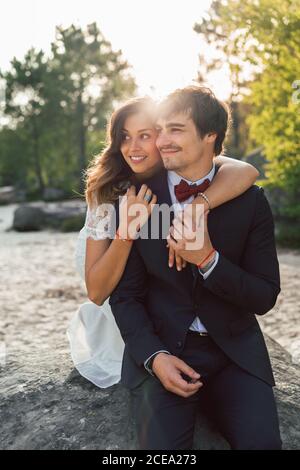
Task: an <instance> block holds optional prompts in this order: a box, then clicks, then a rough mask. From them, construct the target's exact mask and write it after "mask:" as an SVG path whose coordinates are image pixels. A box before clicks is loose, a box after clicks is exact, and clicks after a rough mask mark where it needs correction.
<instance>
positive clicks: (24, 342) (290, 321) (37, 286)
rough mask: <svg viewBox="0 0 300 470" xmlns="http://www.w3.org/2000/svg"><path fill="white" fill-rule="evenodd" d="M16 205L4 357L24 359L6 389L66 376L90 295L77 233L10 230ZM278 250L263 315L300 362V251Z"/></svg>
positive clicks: (4, 267) (0, 290) (1, 253)
mask: <svg viewBox="0 0 300 470" xmlns="http://www.w3.org/2000/svg"><path fill="white" fill-rule="evenodd" d="M15 207H16V206H15V205H9V206H2V207H0V264H1V270H0V305H1V316H0V335H1V336H0V361H1V365H2V366H5V362H6V359H7V357H8V356H9V362H10V363H11V361H14V357H15V356H18V362H19V367H18V368H17V370H15V371H14V373H12V374H11V376H10V377H6V381H5V387H6V392H9V390H8V388H10V387H11V391H13V390H14V391H16V388H17V390H20V391H22V390H23V388H24V387H25V388H26V387H27V382H30V381H31V380H32V378H33V377H34V378H35V380H34V381H35V383H36V382H37V381H38V382H39V383H41V384H42V383H43V382H44V381H48V380H49V378H54V377H55V378H56V380H60V378H61V379H63V377H62V376H61V374H62V371H61V370H60V358H61V355H62V354H69V344H68V340H67V337H66V328H67V325H68V322H69V320H70V319H71V317H72V315H74V313H75V311H76V310H77V308H78V306H79V305H80V304H81V303H82V302H84V301H86V299H87V297H86V290H85V286H84V283H83V281H82V280H81V279H80V276H79V274H78V273H77V272H76V268H75V261H74V250H75V245H76V240H77V233H58V232H50V231H41V232H28V233H16V232H13V231H9V232H7V231H6V229H7V228H8V227H9V226H10V225H11V222H12V214H13V210H14V208H15ZM278 254H279V260H280V270H281V282H282V291H281V293H280V295H279V298H278V301H277V304H276V306H275V307H274V308H273V310H272V311H270V312H269V313H268V314H266V315H265V316H263V317H261V318H260V317H258V319H259V322H260V324H261V326H262V329H263V331H264V332H265V333H267V334H268V335H270V336H271V337H272V338H273V339H275V340H276V341H277V342H278V343H280V344H281V345H282V346H283V347H284V348H285V349H286V350H287V351H289V352H290V353H291V354H292V357H293V361H294V362H296V361H297V362H299V363H300V321H299V313H300V253H299V252H297V251H293V250H278ZM20 353H21V354H20ZM20 357H21V358H22V360H21V363H20ZM29 357H30V360H28V358H29ZM49 357H51V358H52V359H51V361H49ZM33 358H34V359H33ZM35 360H36V364H35V363H34V361H35ZM37 365H38V367H36V366H37ZM41 370H43V371H44V373H41ZM0 389H1V386H0Z"/></svg>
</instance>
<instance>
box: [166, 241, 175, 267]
mask: <svg viewBox="0 0 300 470" xmlns="http://www.w3.org/2000/svg"><path fill="white" fill-rule="evenodd" d="M168 246H169V244H168ZM174 258H175V251H174V249H173V248H172V247H169V268H173V266H174Z"/></svg>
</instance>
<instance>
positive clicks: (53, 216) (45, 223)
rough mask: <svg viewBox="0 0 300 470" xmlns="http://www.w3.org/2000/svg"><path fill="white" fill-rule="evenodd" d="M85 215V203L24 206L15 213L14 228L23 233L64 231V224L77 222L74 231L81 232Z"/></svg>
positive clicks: (65, 202)
mask: <svg viewBox="0 0 300 470" xmlns="http://www.w3.org/2000/svg"><path fill="white" fill-rule="evenodd" d="M85 214H86V204H85V202H84V201H72V200H71V201H62V202H56V203H54V202H49V203H47V202H43V201H42V202H34V203H30V204H22V205H20V206H19V207H18V208H17V209H16V210H15V212H14V218H13V225H12V228H13V229H14V230H17V231H23V232H24V231H31V230H43V229H48V228H53V229H63V228H64V224H66V223H67V222H72V221H75V222H76V224H75V225H74V231H79V230H80V229H81V228H82V226H83V224H84V219H85ZM77 219H78V220H77Z"/></svg>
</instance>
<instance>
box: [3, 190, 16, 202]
mask: <svg viewBox="0 0 300 470" xmlns="http://www.w3.org/2000/svg"><path fill="white" fill-rule="evenodd" d="M15 198H16V191H15V187H14V186H1V187H0V204H11V203H13V202H15Z"/></svg>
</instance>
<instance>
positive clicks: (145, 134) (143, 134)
mask: <svg viewBox="0 0 300 470" xmlns="http://www.w3.org/2000/svg"><path fill="white" fill-rule="evenodd" d="M156 138H157V132H156V130H155V128H154V126H153V122H152V121H151V120H150V118H149V117H148V116H147V115H146V114H145V113H143V112H138V113H136V114H132V115H131V116H129V117H128V118H127V119H126V120H125V123H124V128H123V138H122V144H121V152H122V154H123V157H124V159H125V160H126V162H127V163H128V165H129V166H130V168H131V169H132V171H133V172H134V173H138V174H142V173H145V175H146V174H147V173H151V172H152V170H155V168H157V167H159V166H161V165H162V160H161V157H160V153H159V151H158V149H157V147H156V143H155V142H156Z"/></svg>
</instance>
